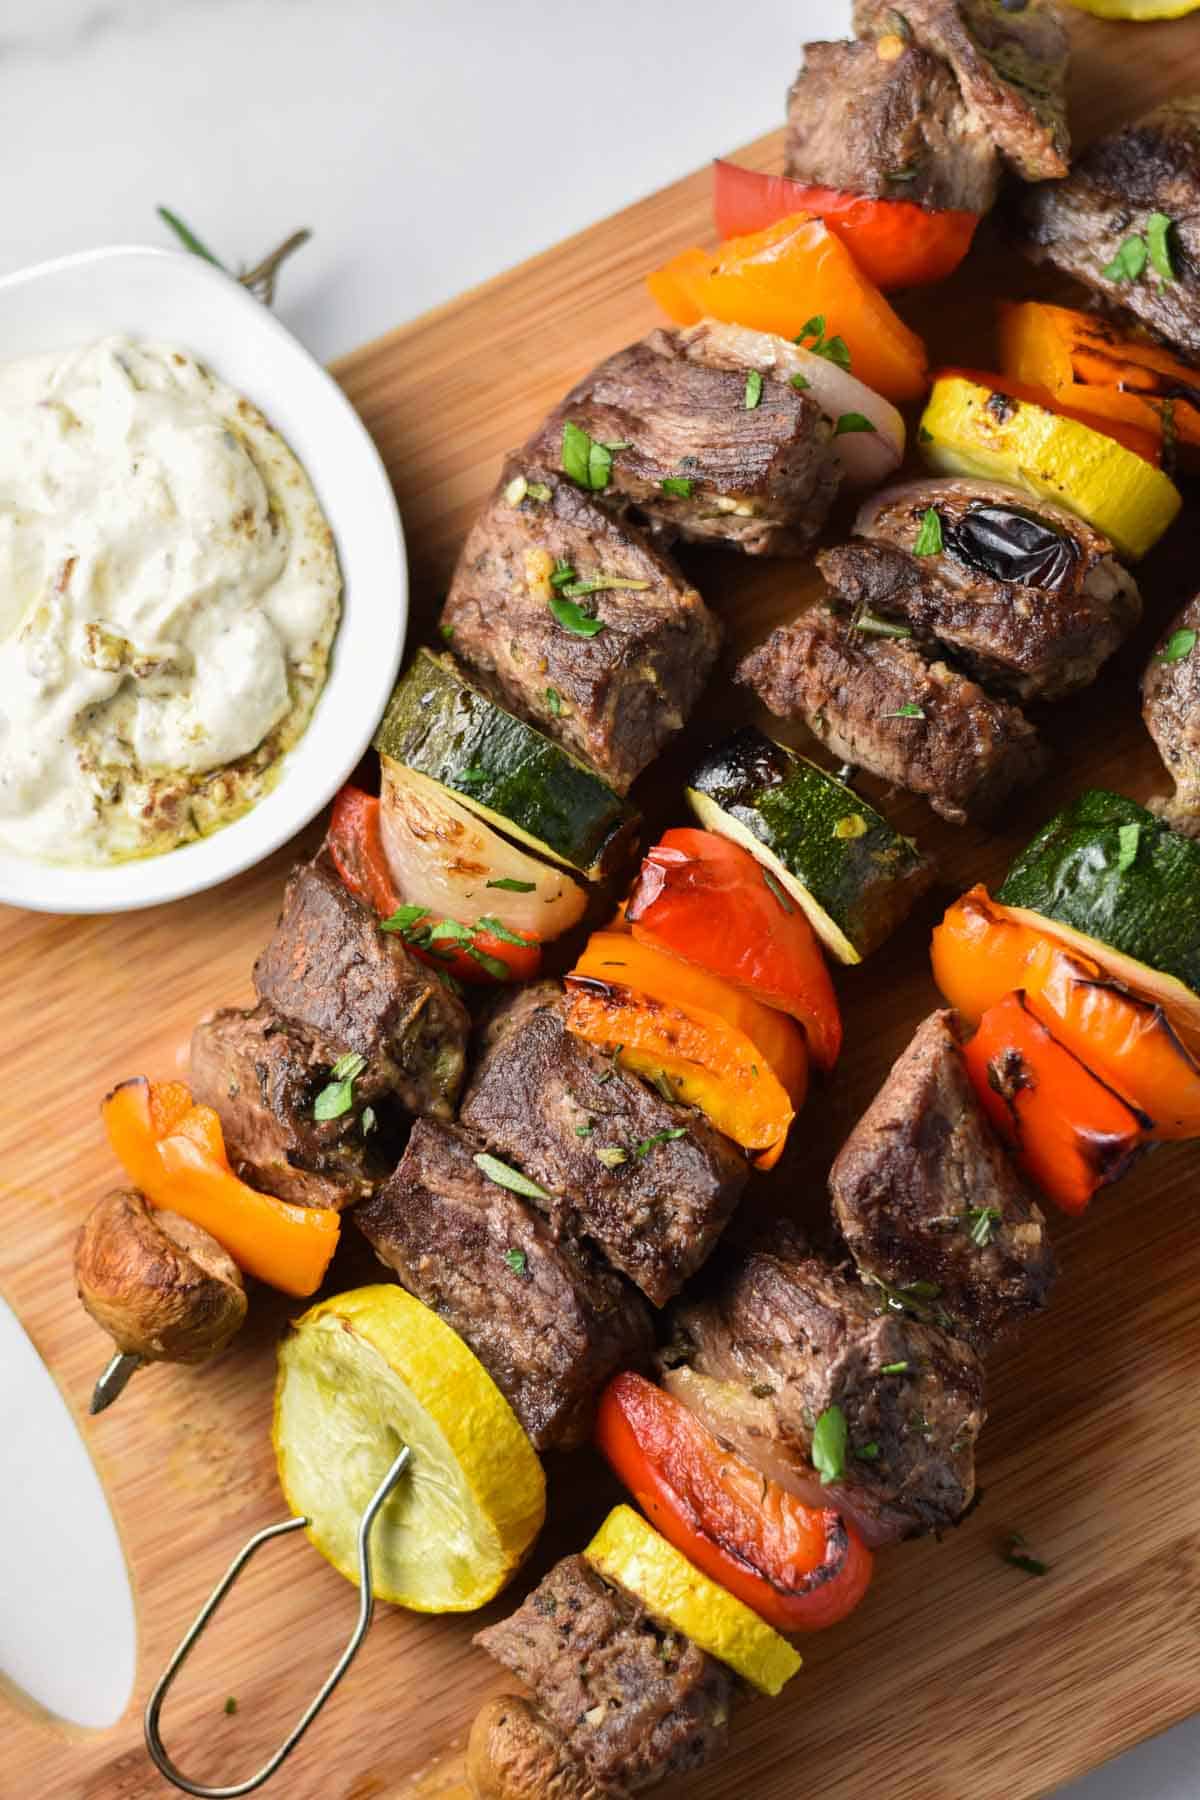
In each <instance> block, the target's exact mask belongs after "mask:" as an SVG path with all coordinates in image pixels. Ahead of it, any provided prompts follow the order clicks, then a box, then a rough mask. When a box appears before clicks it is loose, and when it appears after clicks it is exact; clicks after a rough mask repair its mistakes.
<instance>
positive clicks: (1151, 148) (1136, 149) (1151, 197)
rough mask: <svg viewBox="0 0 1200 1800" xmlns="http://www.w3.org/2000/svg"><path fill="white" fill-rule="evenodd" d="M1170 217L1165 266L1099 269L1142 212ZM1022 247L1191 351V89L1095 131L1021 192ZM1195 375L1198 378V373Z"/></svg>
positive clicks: (1196, 318) (1196, 115) (1197, 330)
mask: <svg viewBox="0 0 1200 1800" xmlns="http://www.w3.org/2000/svg"><path fill="white" fill-rule="evenodd" d="M1156 212H1160V213H1165V214H1166V216H1167V218H1169V219H1170V220H1171V222H1172V228H1171V230H1170V232H1169V233H1168V239H1167V241H1168V248H1169V250H1170V254H1171V261H1172V265H1173V268H1174V271H1175V279H1174V280H1173V281H1163V280H1162V279H1161V278H1160V276H1159V274H1158V273H1157V272H1156V271H1155V269H1154V267H1153V266H1152V265H1151V264H1150V263H1149V262H1148V263H1147V264H1146V267H1145V269H1144V270H1143V272H1142V274H1141V275H1139V276H1138V277H1137V279H1136V280H1133V281H1130V280H1124V281H1114V280H1112V279H1111V278H1109V277H1107V276H1106V275H1105V273H1104V271H1105V269H1106V268H1108V267H1109V265H1110V264H1111V263H1112V261H1113V258H1114V257H1115V256H1116V254H1117V252H1118V250H1119V249H1120V248H1121V245H1122V244H1123V243H1124V242H1125V240H1126V239H1127V238H1129V237H1131V236H1133V235H1135V234H1143V233H1144V232H1145V229H1146V221H1147V219H1148V218H1149V217H1150V214H1151V213H1156ZM1023 214H1024V220H1025V230H1026V238H1025V248H1026V251H1027V253H1028V255H1030V256H1031V257H1032V258H1033V260H1034V261H1035V262H1046V263H1052V264H1053V265H1054V266H1055V267H1056V268H1059V269H1063V270H1065V271H1066V273H1067V274H1068V275H1074V276H1075V277H1076V279H1077V280H1079V281H1083V282H1086V283H1087V285H1088V286H1089V287H1092V288H1095V289H1096V291H1097V292H1098V293H1099V294H1101V295H1102V296H1103V298H1104V299H1105V300H1106V301H1108V302H1109V304H1110V305H1112V306H1123V307H1125V308H1127V309H1128V311H1130V312H1131V313H1134V314H1135V315H1136V316H1137V317H1138V318H1139V319H1140V320H1141V321H1142V322H1143V324H1145V325H1148V326H1150V327H1151V329H1152V330H1154V331H1157V332H1160V333H1161V334H1162V336H1163V337H1165V338H1167V339H1168V340H1169V341H1170V342H1171V343H1173V344H1177V345H1178V346H1179V348H1180V349H1181V350H1183V351H1184V352H1185V353H1186V354H1188V355H1190V356H1192V357H1196V356H1200V95H1196V94H1191V95H1183V94H1181V95H1178V96H1177V97H1176V98H1174V99H1172V100H1167V101H1165V102H1164V104H1163V105H1162V106H1158V107H1155V109H1154V110H1153V112H1149V113H1147V114H1146V115H1145V117H1144V118H1142V119H1139V120H1137V122H1136V123H1135V124H1132V125H1127V126H1125V127H1124V129H1123V130H1121V131H1115V132H1112V133H1110V134H1109V135H1108V136H1107V137H1102V138H1098V139H1097V140H1096V142H1095V143H1093V144H1090V145H1089V146H1088V148H1087V149H1086V150H1085V151H1084V152H1083V154H1082V155H1081V156H1080V157H1079V158H1078V159H1077V160H1076V163H1075V167H1074V168H1073V169H1072V171H1071V173H1070V175H1069V176H1068V177H1067V179H1066V180H1065V181H1056V182H1052V183H1050V184H1048V185H1047V186H1045V187H1039V188H1035V189H1034V190H1033V191H1032V192H1031V193H1029V194H1027V195H1026V196H1025V197H1024V201H1023ZM1198 385H1200V382H1198Z"/></svg>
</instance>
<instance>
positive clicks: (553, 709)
mask: <svg viewBox="0 0 1200 1800" xmlns="http://www.w3.org/2000/svg"><path fill="white" fill-rule="evenodd" d="M546 705H547V707H548V708H549V711H550V716H551V718H553V719H560V718H561V717H562V709H563V704H562V695H561V694H560V693H559V691H558V689H557V688H547V689H546Z"/></svg>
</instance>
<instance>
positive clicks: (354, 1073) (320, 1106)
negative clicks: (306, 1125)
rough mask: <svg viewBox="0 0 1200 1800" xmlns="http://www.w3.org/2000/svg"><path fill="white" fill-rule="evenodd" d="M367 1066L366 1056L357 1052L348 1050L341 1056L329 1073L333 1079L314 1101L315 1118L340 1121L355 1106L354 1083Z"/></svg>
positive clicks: (321, 1120)
mask: <svg viewBox="0 0 1200 1800" xmlns="http://www.w3.org/2000/svg"><path fill="white" fill-rule="evenodd" d="M366 1066H367V1059H366V1057H365V1056H360V1055H359V1054H358V1051H357V1050H348V1051H347V1052H346V1054H345V1056H339V1057H338V1059H337V1061H336V1062H335V1063H334V1065H333V1067H332V1069H330V1071H329V1073H330V1075H331V1077H332V1080H330V1081H329V1082H328V1083H327V1085H326V1086H325V1087H323V1088H322V1089H321V1091H320V1093H319V1094H318V1095H317V1097H316V1099H315V1100H314V1101H313V1118H314V1119H316V1120H318V1121H320V1122H323V1121H324V1120H326V1119H340V1118H341V1116H342V1114H343V1113H348V1112H349V1111H350V1108H351V1107H352V1106H353V1105H354V1083H355V1081H356V1080H357V1078H358V1077H359V1076H360V1075H361V1074H362V1072H363V1070H364V1069H365V1068H366Z"/></svg>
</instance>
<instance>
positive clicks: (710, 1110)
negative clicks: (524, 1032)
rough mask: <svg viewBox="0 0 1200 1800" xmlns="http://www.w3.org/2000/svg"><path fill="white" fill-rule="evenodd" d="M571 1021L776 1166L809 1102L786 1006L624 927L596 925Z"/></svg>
mask: <svg viewBox="0 0 1200 1800" xmlns="http://www.w3.org/2000/svg"><path fill="white" fill-rule="evenodd" d="M567 1026H568V1029H569V1030H571V1031H573V1032H575V1034H576V1036H578V1037H582V1038H585V1039H586V1040H587V1041H588V1042H589V1043H592V1044H596V1045H597V1046H598V1047H600V1048H602V1049H605V1050H608V1051H615V1050H617V1049H618V1048H619V1050H620V1055H621V1059H622V1061H623V1062H624V1063H625V1064H626V1065H627V1066H628V1067H629V1068H631V1069H633V1070H635V1072H636V1073H638V1074H640V1075H645V1076H647V1077H648V1078H650V1079H654V1078H655V1077H656V1076H658V1075H659V1074H666V1075H667V1076H668V1077H669V1079H670V1082H671V1085H672V1087H673V1089H674V1091H675V1094H676V1096H677V1097H678V1099H679V1100H680V1101H682V1102H683V1103H684V1104H685V1105H688V1106H696V1107H699V1109H700V1110H701V1112H703V1113H705V1114H706V1115H707V1117H708V1118H710V1119H711V1120H712V1122H713V1124H714V1125H715V1126H716V1127H717V1130H718V1131H722V1132H724V1134H725V1136H726V1137H730V1138H732V1139H733V1141H734V1142H735V1143H736V1144H740V1145H741V1146H742V1147H743V1149H747V1150H755V1151H759V1152H761V1153H762V1154H761V1155H760V1156H758V1157H756V1159H755V1160H756V1162H757V1164H758V1166H759V1167H760V1168H771V1167H772V1166H773V1165H774V1163H775V1162H776V1161H777V1160H778V1158H779V1156H780V1154H781V1153H782V1150H783V1146H784V1144H785V1142H786V1141H787V1134H788V1130H789V1128H790V1126H791V1123H792V1120H793V1119H794V1118H795V1116H796V1113H797V1111H798V1110H799V1109H800V1107H801V1106H803V1104H804V1097H805V1094H806V1092H807V1087H808V1052H807V1049H806V1046H805V1040H804V1033H803V1032H802V1031H801V1030H800V1028H799V1027H798V1026H797V1025H796V1024H795V1023H794V1022H793V1021H792V1020H791V1019H789V1018H787V1017H785V1015H784V1014H782V1013H776V1012H772V1010H771V1009H770V1008H769V1007H766V1006H763V1005H762V1004H761V1002H759V1001H757V1000H754V999H752V998H751V997H750V996H749V995H748V994H744V993H740V992H738V991H737V990H736V989H734V988H731V987H729V985H728V984H727V983H726V982H724V981H722V980H720V979H719V977H717V976H715V975H709V974H708V973H707V972H706V971H704V970H702V969H697V968H694V967H693V966H692V965H690V964H688V963H684V962H680V961H677V960H676V958H674V957H672V956H668V955H667V954H666V953H665V952H663V951H661V950H656V949H654V948H653V947H652V946H651V945H649V944H645V943H639V942H638V940H637V939H636V938H634V937H632V936H631V935H630V934H628V933H626V932H609V931H598V932H595V933H593V935H592V937H591V939H590V940H589V942H588V945H587V948H586V949H585V951H584V953H583V955H582V956H581V957H580V959H579V962H578V963H577V964H576V967H575V969H574V971H573V972H572V974H571V975H569V976H568V977H567Z"/></svg>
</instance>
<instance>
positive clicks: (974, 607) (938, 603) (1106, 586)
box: [819, 478, 1142, 700]
mask: <svg viewBox="0 0 1200 1800" xmlns="http://www.w3.org/2000/svg"><path fill="white" fill-rule="evenodd" d="M931 513H932V514H934V516H935V518H936V521H937V524H936V533H935V538H936V541H937V542H939V543H940V544H941V549H940V550H938V549H930V548H929V547H928V540H929V537H930V524H929V516H930V514H931ZM854 529H855V531H857V532H858V533H859V534H860V536H861V537H864V538H867V539H870V540H871V543H870V545H869V546H868V545H864V544H861V543H857V542H855V543H853V544H847V545H846V546H845V547H844V548H843V549H840V550H832V551H827V552H826V553H825V555H824V557H823V558H820V559H819V560H820V562H821V567H822V570H823V572H824V575H825V579H826V580H827V581H828V582H829V584H830V586H831V587H832V588H835V589H836V590H837V592H838V593H840V594H842V595H843V596H844V597H845V598H846V599H848V600H850V601H851V602H852V603H854V604H856V605H863V606H866V607H868V608H869V609H870V610H871V611H872V612H875V613H881V614H883V616H884V617H885V618H889V619H904V620H906V621H907V622H908V623H909V624H910V625H911V626H912V627H913V630H914V632H915V633H916V635H917V636H918V637H919V638H920V639H921V640H922V642H925V643H932V644H937V645H940V646H941V647H942V648H944V649H945V650H947V651H948V652H949V653H950V654H951V655H953V656H954V657H955V658H956V659H957V661H958V662H960V663H961V664H963V665H964V666H965V667H966V668H967V669H969V670H970V672H971V674H972V675H974V676H975V677H976V678H977V679H978V680H980V681H984V682H987V683H988V685H989V686H991V687H993V688H997V689H999V690H1001V691H1002V692H1004V693H1008V694H1012V695H1014V696H1015V697H1016V698H1017V699H1019V700H1028V699H1032V698H1034V697H1035V696H1040V697H1041V698H1042V699H1045V700H1051V699H1057V698H1059V696H1060V695H1063V694H1069V693H1071V692H1073V691H1074V690H1075V689H1076V688H1081V687H1086V686H1087V685H1088V684H1089V683H1090V682H1092V681H1094V680H1095V678H1096V674H1097V672H1098V671H1099V668H1100V665H1101V664H1102V663H1103V662H1104V661H1105V660H1106V659H1107V658H1108V657H1109V656H1111V655H1112V653H1113V651H1114V650H1115V649H1116V648H1117V647H1118V645H1119V644H1121V642H1122V641H1123V640H1124V638H1125V637H1126V636H1127V635H1128V633H1129V632H1130V631H1131V630H1132V629H1133V627H1134V626H1135V625H1136V624H1137V622H1138V620H1139V618H1140V617H1141V611H1142V599H1141V595H1140V594H1139V592H1138V588H1137V583H1136V582H1135V581H1134V579H1133V576H1132V575H1131V574H1130V573H1129V571H1128V570H1127V569H1125V568H1124V567H1122V565H1121V564H1120V563H1119V562H1118V561H1117V558H1116V555H1115V553H1114V551H1113V547H1112V545H1111V543H1110V542H1109V540H1108V539H1107V538H1106V537H1104V536H1102V535H1101V533H1100V532H1098V531H1096V530H1094V529H1093V528H1092V526H1090V525H1087V524H1085V523H1084V521H1083V520H1082V519H1079V518H1076V517H1075V515H1074V514H1073V513H1069V512H1066V511H1065V510H1064V509H1063V508H1062V507H1057V506H1052V505H1050V504H1049V503H1048V502H1045V501H1038V502H1037V503H1036V504H1034V503H1032V502H1031V501H1030V499H1029V496H1028V495H1026V494H1022V493H1021V492H1020V491H1019V490H1018V489H1016V488H1011V487H1005V486H1004V485H1003V484H1002V483H999V482H986V481H963V480H957V479H954V478H950V479H947V480H942V481H928V480H927V481H910V482H905V483H904V484H903V485H902V486H900V487H894V488H888V489H886V490H885V491H884V492H883V493H881V494H878V495H876V496H874V497H873V498H872V499H870V500H869V501H868V502H867V503H866V505H865V506H864V507H862V509H861V510H860V512H859V515H858V518H857V519H856V520H855V524H854ZM922 532H924V533H925V537H924V538H922V535H921V534H922ZM918 544H920V545H922V553H921V554H920V555H916V554H914V552H915V550H916V547H917V545H918Z"/></svg>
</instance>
